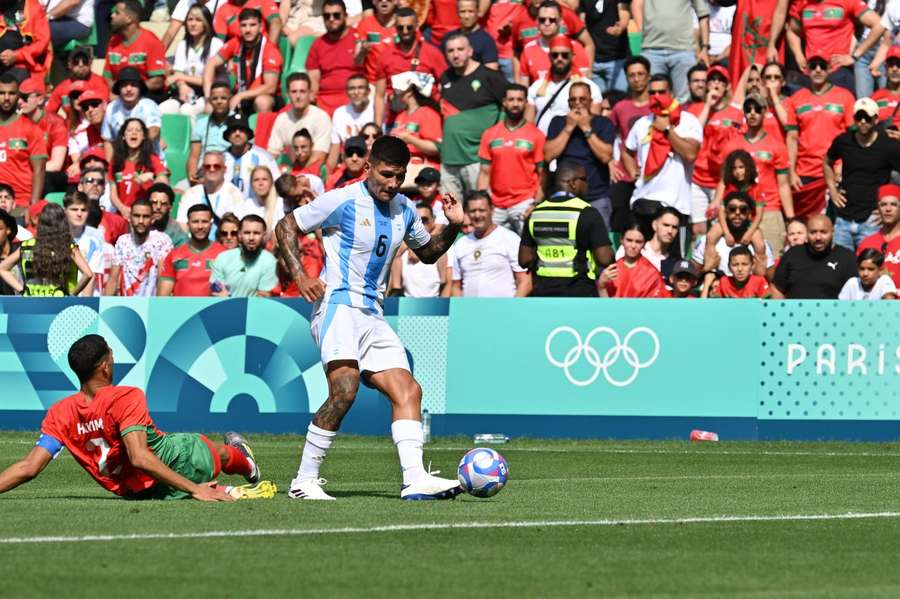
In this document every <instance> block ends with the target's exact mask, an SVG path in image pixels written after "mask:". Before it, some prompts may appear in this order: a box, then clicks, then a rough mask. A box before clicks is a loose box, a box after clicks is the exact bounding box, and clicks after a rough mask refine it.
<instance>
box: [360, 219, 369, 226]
mask: <svg viewBox="0 0 900 599" xmlns="http://www.w3.org/2000/svg"><path fill="white" fill-rule="evenodd" d="M359 226H360V227H371V226H372V223H371V222H369V219H368V218H364V219H362V222H361V223H359Z"/></svg>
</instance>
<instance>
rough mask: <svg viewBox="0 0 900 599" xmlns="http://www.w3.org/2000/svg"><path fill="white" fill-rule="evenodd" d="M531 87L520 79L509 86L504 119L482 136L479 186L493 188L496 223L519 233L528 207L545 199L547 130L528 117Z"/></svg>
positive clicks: (504, 106)
mask: <svg viewBox="0 0 900 599" xmlns="http://www.w3.org/2000/svg"><path fill="white" fill-rule="evenodd" d="M527 95H528V89H527V88H526V87H525V86H524V85H520V84H518V83H514V84H511V85H510V86H509V87H507V88H506V93H505V94H504V96H503V112H504V113H505V117H504V118H503V120H502V121H500V122H499V123H497V124H496V125H494V126H493V127H491V128H489V129H488V130H487V131H485V132H484V135H482V136H481V147H480V148H479V150H478V158H479V159H480V160H481V170H480V172H479V173H478V183H477V184H476V186H477V188H478V189H490V191H491V197H492V199H493V202H494V214H493V218H494V223H496V224H498V225H501V226H504V227H506V228H507V229H509V230H511V231H513V232H514V233H515V234H516V235H521V234H522V224H523V223H524V222H525V216H526V213H527V212H528V209H529V208H530V207H531V206H532V205H533V204H534V203H535V202H540V201H541V200H542V199H543V192H542V190H541V176H542V175H543V172H544V142H545V141H546V137H545V136H544V133H543V132H542V131H541V130H540V129H538V128H537V127H536V126H535V125H534V124H532V123H529V122H528V121H527V120H526V119H525V106H526V103H527Z"/></svg>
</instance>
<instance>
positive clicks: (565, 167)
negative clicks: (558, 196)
mask: <svg viewBox="0 0 900 599" xmlns="http://www.w3.org/2000/svg"><path fill="white" fill-rule="evenodd" d="M579 171H580V172H582V173H584V172H586V171H587V169H585V168H584V165H583V164H581V163H580V162H575V161H574V160H561V161H559V163H558V164H557V165H556V175H555V180H556V185H557V187H558V186H560V185H562V181H564V180H565V179H571V178H572V176H573V175H574V174H575V173H577V172H579Z"/></svg>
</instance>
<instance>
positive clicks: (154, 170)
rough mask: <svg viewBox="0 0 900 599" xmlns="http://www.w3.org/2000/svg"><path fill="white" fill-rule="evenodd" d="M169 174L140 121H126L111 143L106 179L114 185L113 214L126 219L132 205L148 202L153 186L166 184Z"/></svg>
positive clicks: (112, 194) (112, 191)
mask: <svg viewBox="0 0 900 599" xmlns="http://www.w3.org/2000/svg"><path fill="white" fill-rule="evenodd" d="M168 174H169V171H168V169H166V167H165V165H163V163H162V161H161V160H160V159H159V156H157V155H156V154H155V153H154V152H153V144H152V142H151V141H150V137H149V133H148V131H147V125H145V124H144V121H142V120H141V119H134V118H131V119H126V120H125V122H124V123H123V124H122V128H121V129H119V135H118V136H117V137H116V139H115V141H114V142H113V159H112V164H110V167H109V176H110V178H112V179H113V181H115V182H116V185H115V186H114V187H112V188H111V189H110V200H112V203H113V206H115V207H116V210H118V212H119V213H120V214H121V215H122V216H124V217H128V215H129V214H130V212H131V205H132V204H134V203H135V201H137V200H145V199H147V194H148V192H149V190H150V187H151V186H152V185H153V184H154V183H168V182H169V177H168Z"/></svg>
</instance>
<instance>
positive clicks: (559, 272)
mask: <svg viewBox="0 0 900 599" xmlns="http://www.w3.org/2000/svg"><path fill="white" fill-rule="evenodd" d="M555 174H556V181H555V189H556V192H555V193H554V194H553V195H551V196H550V197H549V198H547V199H546V200H544V201H543V202H541V203H539V204H537V205H536V206H535V207H534V210H532V211H531V214H529V215H528V216H527V217H526V218H525V223H524V227H523V228H522V241H521V242H520V244H519V256H518V257H519V266H521V267H522V268H528V269H530V270H531V271H532V273H533V275H534V277H533V279H534V281H533V285H534V288H533V289H532V292H531V295H532V296H537V297H597V285H596V275H597V270H598V269H600V268H603V267H606V266H608V265H609V264H611V263H612V262H613V260H614V258H613V252H612V248H611V247H610V243H609V232H608V231H607V229H606V224H604V222H603V218H602V217H601V216H600V213H599V212H598V211H597V209H596V208H594V207H592V206H591V205H590V204H588V203H587V202H585V201H584V199H583V198H584V197H585V192H586V191H587V173H586V171H585V169H584V167H583V166H581V165H580V164H578V163H576V162H566V161H560V164H559V165H557V168H556V173H555Z"/></svg>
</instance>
